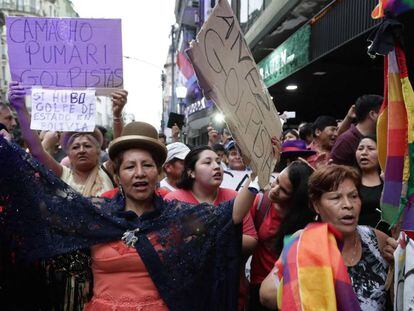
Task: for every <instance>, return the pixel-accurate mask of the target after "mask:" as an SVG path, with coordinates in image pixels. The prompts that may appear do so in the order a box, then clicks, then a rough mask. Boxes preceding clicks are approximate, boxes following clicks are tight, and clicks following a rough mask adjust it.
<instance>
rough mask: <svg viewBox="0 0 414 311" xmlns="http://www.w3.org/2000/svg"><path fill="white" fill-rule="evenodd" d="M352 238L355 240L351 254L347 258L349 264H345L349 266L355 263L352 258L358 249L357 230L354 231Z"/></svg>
mask: <svg viewBox="0 0 414 311" xmlns="http://www.w3.org/2000/svg"><path fill="white" fill-rule="evenodd" d="M354 240H355V242H354V246H353V248H352V255H351V258H350V259H349V265H347V266H349V267H351V266H353V265H355V263H354V260H355V258H356V254H357V251H358V232H356V234H355V238H354Z"/></svg>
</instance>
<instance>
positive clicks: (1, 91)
mask: <svg viewBox="0 0 414 311" xmlns="http://www.w3.org/2000/svg"><path fill="white" fill-rule="evenodd" d="M6 16H34V17H79V15H78V13H77V12H76V11H75V9H74V7H73V4H72V2H71V1H70V0H0V38H1V40H0V56H1V58H0V99H1V100H3V101H6V93H7V86H8V83H9V81H10V79H11V77H10V70H9V65H8V56H7V44H6V43H7V42H6V27H5V17H6ZM96 105H97V107H96V111H97V115H96V124H98V125H102V126H104V127H109V126H111V124H112V108H111V107H112V102H111V99H110V98H109V97H98V100H97V103H96ZM28 106H29V109H30V102H28Z"/></svg>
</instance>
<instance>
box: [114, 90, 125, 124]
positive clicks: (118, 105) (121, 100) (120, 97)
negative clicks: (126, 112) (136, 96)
mask: <svg viewBox="0 0 414 311" xmlns="http://www.w3.org/2000/svg"><path fill="white" fill-rule="evenodd" d="M127 98H128V92H127V91H125V90H119V91H115V92H113V93H112V94H111V99H112V115H113V116H114V118H120V117H121V115H122V110H123V109H124V107H125V104H126V103H127Z"/></svg>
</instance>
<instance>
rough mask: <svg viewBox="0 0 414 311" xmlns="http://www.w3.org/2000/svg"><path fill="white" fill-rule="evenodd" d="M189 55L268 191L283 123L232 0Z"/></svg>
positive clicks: (210, 20)
mask: <svg viewBox="0 0 414 311" xmlns="http://www.w3.org/2000/svg"><path fill="white" fill-rule="evenodd" d="M196 40H197V41H196V42H194V43H193V44H192V47H191V48H190V49H189V50H188V51H187V53H188V55H189V57H190V59H191V61H192V64H193V67H194V69H195V72H196V75H197V79H198V82H199V84H200V86H201V88H202V89H203V92H204V95H205V96H206V97H207V98H211V99H213V100H214V102H215V103H216V105H217V106H218V107H219V109H220V110H221V111H222V112H223V113H224V115H225V116H226V123H227V125H228V126H229V128H230V131H231V133H232V135H233V137H234V138H235V139H236V141H237V144H238V145H239V147H240V148H241V150H242V152H243V154H244V156H245V157H247V158H248V159H250V160H251V167H252V169H253V171H254V172H255V173H256V174H257V175H258V177H259V184H260V186H261V187H264V186H265V185H267V184H268V182H269V177H270V174H271V173H272V172H273V169H274V166H275V164H276V159H275V156H274V155H273V148H272V144H271V137H274V136H276V137H280V133H281V123H280V119H279V117H278V113H277V111H276V108H275V106H274V104H273V101H272V98H271V97H270V94H269V92H268V91H267V88H266V87H265V86H264V83H263V81H262V80H261V76H260V74H259V71H258V70H257V67H256V63H255V61H254V59H253V56H252V54H251V53H250V50H249V48H248V46H247V44H246V42H245V40H244V37H243V33H242V31H241V29H240V26H239V23H238V21H237V19H236V17H235V16H234V14H233V12H232V10H231V8H230V6H229V4H228V2H227V0H220V1H219V2H218V4H217V5H216V7H215V8H214V10H213V11H212V13H211V15H210V17H209V18H208V20H207V21H206V22H205V23H204V25H203V27H202V29H201V30H200V32H199V33H198V35H197V39H196Z"/></svg>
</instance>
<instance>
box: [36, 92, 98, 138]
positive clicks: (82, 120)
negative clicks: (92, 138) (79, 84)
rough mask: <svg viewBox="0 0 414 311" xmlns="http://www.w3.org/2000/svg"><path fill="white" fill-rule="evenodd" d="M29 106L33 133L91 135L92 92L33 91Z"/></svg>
mask: <svg viewBox="0 0 414 311" xmlns="http://www.w3.org/2000/svg"><path fill="white" fill-rule="evenodd" d="M31 103H32V121H31V123H30V128H31V129H33V130H48V131H59V132H93V130H94V128H95V114H96V97H95V90H85V91H75V90H50V89H39V88H33V89H32V94H31Z"/></svg>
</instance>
